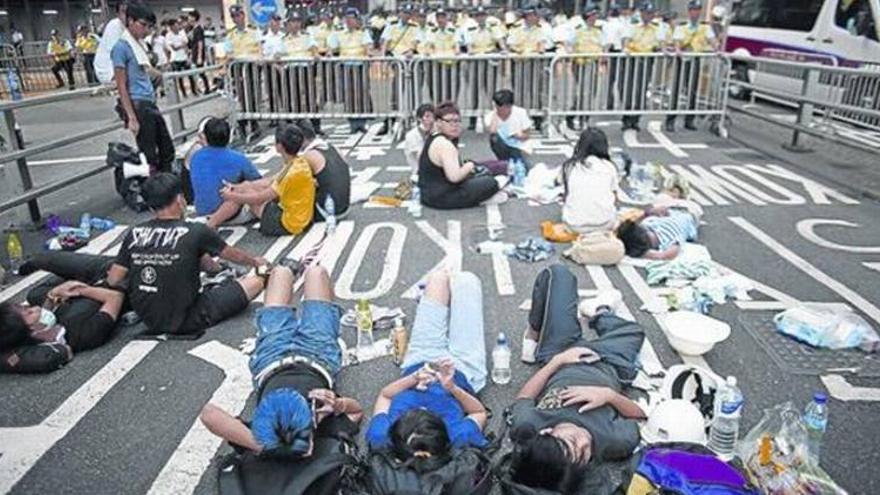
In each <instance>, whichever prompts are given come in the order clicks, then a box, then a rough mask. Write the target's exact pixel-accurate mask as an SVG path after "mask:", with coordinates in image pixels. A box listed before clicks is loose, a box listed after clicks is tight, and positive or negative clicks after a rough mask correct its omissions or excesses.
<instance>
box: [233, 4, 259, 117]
mask: <svg viewBox="0 0 880 495" xmlns="http://www.w3.org/2000/svg"><path fill="white" fill-rule="evenodd" d="M229 16H230V17H231V18H232V22H233V23H234V24H235V26H233V28H232V29H230V30H229V31H228V32H227V33H226V43H225V48H226V54H227V56H228V60H230V61H234V60H241V59H258V58H260V56H261V54H262V46H263V40H262V36H261V34H260V31H258V30H256V29H254V28H252V27H249V26H248V25H247V18H246V16H245V11H244V8H243V7H242V6H241V5H233V6H231V7H229ZM230 73H231V75H232V80H233V81H234V82H235V91H236V93H237V94H238V95H239V99H238V101H239V105H240V107H241V108H240V110H241V111H242V112H258V111H259V108H257V95H256V92H257V88H260V87H262V84H261V83H260V78H261V77H262V75H261V74H262V73H261V71H260V70H259V68H258V67H256V66H254V65H253V64H250V63H245V64H233V65H232V66H231V67H230ZM245 87H247V88H248V89H247V91H245ZM251 126H252V129H253V130H256V128H257V124H256V121H251ZM245 129H246V126H245V125H243V127H242V131H245Z"/></svg>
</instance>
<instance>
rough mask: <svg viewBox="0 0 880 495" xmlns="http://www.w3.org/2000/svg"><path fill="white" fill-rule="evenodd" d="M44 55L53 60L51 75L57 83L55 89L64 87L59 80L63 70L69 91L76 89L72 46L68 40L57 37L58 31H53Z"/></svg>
mask: <svg viewBox="0 0 880 495" xmlns="http://www.w3.org/2000/svg"><path fill="white" fill-rule="evenodd" d="M46 54H47V55H51V56H52V58H53V59H54V60H55V65H53V66H52V73H53V74H55V79H56V80H57V81H58V86H57V87H58V88H63V87H64V81H63V80H62V79H61V71H62V70H63V71H64V72H66V73H67V85H68V86H69V87H70V89H76V82H74V80H73V45H72V44H71V43H70V40H68V39H63V38H61V36H59V35H58V30H57V29H53V30H52V32H51V33H50V37H49V44H48V46H47V47H46Z"/></svg>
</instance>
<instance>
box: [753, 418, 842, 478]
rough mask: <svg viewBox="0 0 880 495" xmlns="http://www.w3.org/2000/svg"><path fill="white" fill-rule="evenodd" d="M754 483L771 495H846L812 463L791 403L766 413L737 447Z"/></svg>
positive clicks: (800, 425)
mask: <svg viewBox="0 0 880 495" xmlns="http://www.w3.org/2000/svg"><path fill="white" fill-rule="evenodd" d="M736 452H737V455H738V456H739V458H740V459H742V460H743V463H744V464H745V466H746V468H747V469H748V470H749V473H750V474H751V475H752V478H753V480H754V482H755V483H756V484H757V485H758V486H759V487H760V488H761V490H762V491H763V492H764V493H767V494H771V495H846V493H847V492H846V491H845V490H843V489H842V488H840V487H839V486H838V485H837V484H836V483H835V482H834V480H832V479H831V478H830V477H829V476H828V474H827V473H826V472H825V471H823V470H822V468H820V467H819V466H816V465H815V464H813V463H812V461H811V460H810V459H811V458H810V456H809V453H808V448H807V429H806V426H805V425H804V423H803V421H802V420H801V412H800V410H799V409H798V408H797V407H795V405H794V404H793V403H791V402H785V403H783V404H779V405H777V406H775V407H773V408H771V409H765V410H764V416H763V417H762V418H761V421H760V422H759V423H758V424H757V425H755V427H754V428H752V429H751V431H749V433H748V434H747V435H746V436H745V438H743V439H742V440H740V441H739V443H737V447H736Z"/></svg>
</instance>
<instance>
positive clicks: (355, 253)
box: [335, 222, 407, 300]
mask: <svg viewBox="0 0 880 495" xmlns="http://www.w3.org/2000/svg"><path fill="white" fill-rule="evenodd" d="M379 229H390V230H391V239H390V240H389V241H388V247H387V248H386V249H385V250H384V251H385V261H384V263H383V265H382V268H381V270H380V272H379V280H378V281H376V283H375V284H374V285H373V287H372V288H370V289H368V290H363V291H355V290H354V279H355V276H357V273H358V271H359V270H360V267H361V264H362V263H363V262H364V258H365V257H366V254H367V249H369V247H370V244H371V243H372V242H373V237H375V236H376V233H378V232H379ZM406 233H407V229H406V227H404V226H403V225H402V224H399V223H396V222H381V223H373V224H370V225H367V227H366V228H365V229H364V230H363V231H362V232H361V235H360V237H358V240H357V242H355V244H354V247H353V248H351V252H350V253H349V254H348V260H347V261H346V262H345V266H344V267H343V268H342V273H341V274H340V276H339V279H338V280H337V281H336V290H335V292H336V297H338V298H340V299H348V300H356V299H367V300H370V299H376V298H379V297H382V296H383V295H385V294H387V293H388V291H390V290H391V287H393V286H394V282H395V280H397V274H398V272H399V271H400V260H401V258H402V257H403V243H404V241H406Z"/></svg>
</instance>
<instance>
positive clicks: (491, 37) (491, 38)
mask: <svg viewBox="0 0 880 495" xmlns="http://www.w3.org/2000/svg"><path fill="white" fill-rule="evenodd" d="M468 36H469V37H470V40H469V41H470V42H471V44H470V46H468V52H469V53H473V54H477V55H480V54H486V53H494V52H495V51H497V49H498V43H497V41H496V39H497V38H496V36H495V31H494V30H493V29H492V28H491V27H489V26H486V27H483V28H481V27H475V28H471V29H470V30H469V32H468Z"/></svg>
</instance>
